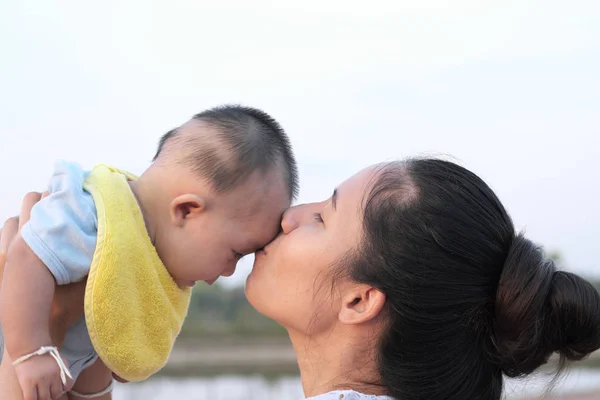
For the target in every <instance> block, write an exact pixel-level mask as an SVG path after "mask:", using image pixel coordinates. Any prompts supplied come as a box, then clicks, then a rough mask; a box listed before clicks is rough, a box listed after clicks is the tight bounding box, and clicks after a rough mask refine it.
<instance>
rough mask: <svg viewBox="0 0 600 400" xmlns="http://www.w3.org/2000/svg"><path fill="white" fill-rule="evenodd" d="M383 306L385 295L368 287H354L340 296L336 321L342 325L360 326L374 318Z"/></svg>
mask: <svg viewBox="0 0 600 400" xmlns="http://www.w3.org/2000/svg"><path fill="white" fill-rule="evenodd" d="M384 305H385V294H383V292H381V291H379V290H377V289H375V288H374V287H372V286H369V285H362V284H361V285H356V286H355V287H354V288H353V289H351V290H349V291H348V292H346V294H344V295H343V296H342V307H341V309H340V312H339V315H338V319H339V320H340V322H341V323H343V324H362V323H365V322H368V321H370V320H372V319H374V318H376V317H377V316H378V315H379V313H381V310H383V306H384Z"/></svg>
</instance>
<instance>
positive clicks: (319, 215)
mask: <svg viewBox="0 0 600 400" xmlns="http://www.w3.org/2000/svg"><path fill="white" fill-rule="evenodd" d="M314 217H315V221H317V222H320V223H323V217H322V216H321V213H315V214H314Z"/></svg>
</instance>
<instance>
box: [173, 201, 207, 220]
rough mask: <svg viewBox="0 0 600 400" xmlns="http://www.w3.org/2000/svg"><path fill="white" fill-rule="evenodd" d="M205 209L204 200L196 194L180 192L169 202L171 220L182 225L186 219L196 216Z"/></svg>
mask: <svg viewBox="0 0 600 400" xmlns="http://www.w3.org/2000/svg"><path fill="white" fill-rule="evenodd" d="M205 210H206V201H205V200H204V198H202V197H201V196H198V195H196V194H191V193H188V194H182V195H180V196H177V197H175V198H174V199H173V200H172V201H171V204H169V213H170V216H171V222H173V223H174V224H175V225H177V226H183V224H185V222H186V220H189V219H191V218H196V217H197V216H199V215H200V214H201V213H203V212H204V211H205Z"/></svg>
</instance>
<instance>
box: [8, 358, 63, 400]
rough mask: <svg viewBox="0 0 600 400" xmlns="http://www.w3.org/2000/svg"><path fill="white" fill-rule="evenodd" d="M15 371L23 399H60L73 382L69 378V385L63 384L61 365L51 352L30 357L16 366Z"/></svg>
mask: <svg viewBox="0 0 600 400" xmlns="http://www.w3.org/2000/svg"><path fill="white" fill-rule="evenodd" d="M65 365H66V363H65ZM15 372H16V374H17V378H18V379H19V384H20V385H21V390H22V391H23V400H55V399H58V398H59V397H60V396H62V395H63V394H64V393H66V392H67V391H68V390H70V388H71V386H72V383H73V382H72V381H70V380H68V378H67V387H64V386H63V383H62V381H61V376H60V367H59V366H58V364H57V363H56V361H55V360H54V358H52V356H51V355H50V354H44V355H42V356H35V357H32V358H30V359H29V360H27V361H25V362H23V363H21V364H19V365H17V366H15Z"/></svg>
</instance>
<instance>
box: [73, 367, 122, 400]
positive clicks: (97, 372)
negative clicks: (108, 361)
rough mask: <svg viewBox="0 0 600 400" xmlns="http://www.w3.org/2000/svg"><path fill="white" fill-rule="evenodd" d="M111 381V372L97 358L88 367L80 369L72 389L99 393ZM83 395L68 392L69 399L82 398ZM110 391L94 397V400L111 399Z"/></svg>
mask: <svg viewBox="0 0 600 400" xmlns="http://www.w3.org/2000/svg"><path fill="white" fill-rule="evenodd" d="M111 382H112V373H111V372H110V370H109V369H108V368H107V367H106V365H104V363H103V362H102V360H100V359H98V360H97V361H96V362H95V363H94V364H92V365H91V366H90V367H88V368H86V369H84V370H83V371H81V374H79V377H78V378H77V381H76V382H75V384H74V385H73V389H72V390H73V391H75V392H77V393H81V394H94V393H100V392H102V391H103V390H104V389H106V388H107V387H108V386H109V385H110V384H111ZM84 399H85V397H79V396H76V395H73V394H72V393H69V400H84ZM111 399H112V393H107V394H105V395H103V396H100V397H94V400H111Z"/></svg>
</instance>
